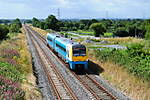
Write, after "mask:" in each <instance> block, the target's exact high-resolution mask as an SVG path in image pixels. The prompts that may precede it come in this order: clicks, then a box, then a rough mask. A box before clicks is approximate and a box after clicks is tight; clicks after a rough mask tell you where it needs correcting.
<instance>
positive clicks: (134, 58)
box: [95, 43, 150, 80]
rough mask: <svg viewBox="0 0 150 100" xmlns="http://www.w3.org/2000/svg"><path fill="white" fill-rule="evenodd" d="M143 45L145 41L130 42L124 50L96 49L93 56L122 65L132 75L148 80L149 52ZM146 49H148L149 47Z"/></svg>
mask: <svg viewBox="0 0 150 100" xmlns="http://www.w3.org/2000/svg"><path fill="white" fill-rule="evenodd" d="M145 45H147V43H138V44H131V45H129V46H128V47H127V49H126V50H116V49H105V50H97V51H96V53H95V56H96V57H98V58H99V59H101V60H103V61H107V60H111V61H113V62H115V63H117V64H120V65H123V66H124V67H126V68H127V69H128V70H129V72H131V73H133V74H134V75H136V76H138V77H141V78H144V79H145V80H150V67H149V66H150V52H147V51H145ZM146 48H147V47H146ZM147 49H148V50H150V47H149V48H147Z"/></svg>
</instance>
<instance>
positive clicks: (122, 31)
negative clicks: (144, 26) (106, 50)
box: [114, 27, 129, 37]
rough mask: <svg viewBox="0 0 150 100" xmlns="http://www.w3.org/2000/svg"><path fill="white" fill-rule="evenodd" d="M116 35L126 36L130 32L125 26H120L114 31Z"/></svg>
mask: <svg viewBox="0 0 150 100" xmlns="http://www.w3.org/2000/svg"><path fill="white" fill-rule="evenodd" d="M114 35H115V36H119V37H126V36H128V35H129V34H128V32H127V31H126V28H125V27H118V28H117V29H116V31H115V33H114Z"/></svg>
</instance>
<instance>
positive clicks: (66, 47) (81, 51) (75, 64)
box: [46, 33, 88, 70]
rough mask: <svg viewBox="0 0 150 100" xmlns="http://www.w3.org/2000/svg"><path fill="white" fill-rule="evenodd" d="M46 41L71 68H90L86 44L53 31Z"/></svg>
mask: <svg viewBox="0 0 150 100" xmlns="http://www.w3.org/2000/svg"><path fill="white" fill-rule="evenodd" d="M46 41H47V45H48V46H49V47H50V48H51V49H53V50H54V51H55V52H56V53H57V54H58V55H59V56H61V58H62V59H63V60H64V61H65V62H66V63H68V64H69V66H70V69H71V70H75V69H85V70H86V69H88V56H87V49H86V47H85V46H84V45H82V44H80V43H78V42H74V41H72V40H70V39H67V38H64V37H61V36H60V35H56V34H53V33H48V34H47V35H46Z"/></svg>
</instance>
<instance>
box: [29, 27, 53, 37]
mask: <svg viewBox="0 0 150 100" xmlns="http://www.w3.org/2000/svg"><path fill="white" fill-rule="evenodd" d="M30 27H31V28H32V29H33V30H35V31H37V32H39V33H40V34H41V35H43V36H46V34H47V33H53V32H54V31H51V30H43V29H40V28H37V27H33V26H30Z"/></svg>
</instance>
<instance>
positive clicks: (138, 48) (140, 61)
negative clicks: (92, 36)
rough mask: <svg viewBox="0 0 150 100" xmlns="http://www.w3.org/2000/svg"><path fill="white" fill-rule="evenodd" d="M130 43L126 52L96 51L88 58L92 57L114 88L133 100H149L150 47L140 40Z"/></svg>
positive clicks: (113, 50) (112, 50) (147, 43)
mask: <svg viewBox="0 0 150 100" xmlns="http://www.w3.org/2000/svg"><path fill="white" fill-rule="evenodd" d="M135 40H136V41H135ZM114 41H115V40H114ZM114 41H113V42H114ZM116 41H117V42H118V40H116ZM119 41H121V40H119ZM130 41H134V43H130V45H128V49H126V50H115V49H106V50H101V51H99V50H97V51H94V53H93V52H92V53H90V57H91V56H93V57H92V58H91V59H93V60H96V61H97V63H99V64H100V66H102V67H103V68H104V72H103V73H102V75H103V76H104V77H105V78H106V79H107V80H108V81H109V82H110V83H112V84H113V85H114V86H116V87H117V88H119V89H121V90H122V91H123V92H125V93H127V94H128V95H129V96H131V97H133V98H134V99H135V100H149V99H150V95H149V93H150V82H149V81H150V52H149V51H150V45H149V42H145V41H144V40H141V39H140V40H139V41H137V39H134V40H130ZM141 41H142V42H141ZM140 42H141V43H140ZM119 43H120V42H119ZM121 43H125V41H121ZM127 44H129V42H128V43H127ZM131 73H132V74H131Z"/></svg>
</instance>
